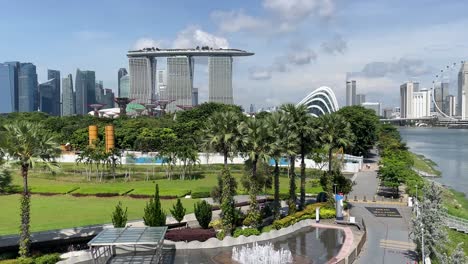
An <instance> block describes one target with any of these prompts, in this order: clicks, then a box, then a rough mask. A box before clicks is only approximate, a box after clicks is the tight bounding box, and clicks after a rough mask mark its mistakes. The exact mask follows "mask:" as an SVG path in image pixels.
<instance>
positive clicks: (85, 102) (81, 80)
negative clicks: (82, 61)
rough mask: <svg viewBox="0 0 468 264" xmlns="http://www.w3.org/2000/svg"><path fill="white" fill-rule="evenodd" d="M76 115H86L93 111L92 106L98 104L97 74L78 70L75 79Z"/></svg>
mask: <svg viewBox="0 0 468 264" xmlns="http://www.w3.org/2000/svg"><path fill="white" fill-rule="evenodd" d="M75 98H76V99H75V103H76V114H78V115H85V114H87V113H88V112H89V111H90V110H91V109H90V108H89V105H90V104H94V103H96V74H95V73H94V71H81V70H80V69H77V70H76V77H75Z"/></svg>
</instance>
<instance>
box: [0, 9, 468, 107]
mask: <svg viewBox="0 0 468 264" xmlns="http://www.w3.org/2000/svg"><path fill="white" fill-rule="evenodd" d="M86 2H87V1H84V3H85V4H83V2H81V4H78V3H66V4H65V3H59V4H57V3H54V7H55V8H56V9H57V11H58V12H57V13H59V15H58V16H54V17H50V18H43V17H41V18H40V19H41V25H35V24H34V23H29V21H34V20H36V19H38V18H39V17H38V16H39V14H40V13H41V10H45V8H46V7H47V6H50V4H48V1H41V2H40V3H36V2H22V3H5V5H4V8H2V11H0V12H1V16H0V17H1V18H0V21H2V22H3V23H2V24H3V25H4V26H3V27H2V29H3V32H4V33H5V34H6V35H8V36H9V41H8V43H7V42H5V43H1V44H0V56H1V57H2V58H4V61H26V62H33V63H34V64H35V65H36V66H37V72H38V74H39V80H38V82H39V83H43V82H45V81H47V75H46V74H44V73H45V72H46V70H47V69H49V68H50V69H57V70H60V71H61V73H62V74H63V75H66V74H69V73H75V70H76V68H81V69H92V70H94V71H95V72H96V78H97V79H99V80H103V81H104V84H105V85H106V87H107V88H112V89H113V90H114V92H116V93H117V89H118V80H117V78H116V72H117V71H118V69H120V68H122V67H125V68H128V62H127V58H126V57H125V53H126V52H127V51H128V50H131V49H133V48H135V47H136V46H141V45H144V44H148V43H149V44H151V45H153V46H160V47H169V48H171V47H184V46H185V47H192V48H193V47H195V46H197V45H200V46H202V45H210V46H228V47H239V48H242V49H247V50H252V51H254V52H256V55H255V56H254V57H252V58H242V59H241V60H239V61H236V62H235V63H234V65H233V68H234V72H235V75H234V76H233V89H234V98H235V103H236V104H240V105H242V106H244V108H248V106H249V105H250V104H251V103H255V104H256V105H258V107H264V106H272V105H278V104H280V103H283V102H297V101H298V100H300V99H301V96H299V95H305V94H308V93H309V92H310V91H312V90H314V89H316V88H317V87H319V86H321V85H327V86H329V87H332V88H333V89H335V91H336V94H337V96H338V100H339V101H340V105H344V103H343V102H344V101H345V100H344V99H345V93H344V91H345V86H344V81H343V80H345V79H347V77H351V78H353V79H356V81H357V82H358V83H359V87H360V89H362V90H361V91H360V92H362V93H365V94H367V98H366V99H367V100H369V101H376V100H378V99H379V98H383V99H384V101H383V102H382V103H383V104H384V105H398V101H399V85H400V84H401V83H402V82H404V81H409V80H414V78H416V79H418V80H419V81H420V83H421V84H423V85H424V86H426V87H430V86H431V83H432V80H433V79H434V75H435V74H437V72H438V70H439V69H440V68H442V67H445V65H447V64H450V63H452V62H458V61H460V60H463V59H464V58H462V56H463V54H466V53H467V52H468V47H467V45H466V44H465V43H467V40H468V39H467V38H468V37H466V36H464V35H460V34H457V32H461V31H463V29H464V25H465V24H466V23H467V21H468V19H467V18H465V14H464V12H463V10H465V9H466V7H468V3H463V2H460V1H445V2H444V4H433V1H425V2H427V3H425V4H421V3H419V2H418V3H413V2H411V3H408V2H407V1H392V3H391V4H390V3H383V2H375V1H361V0H360V1H353V2H352V3H351V2H345V1H333V0H331V1H295V0H291V1H280V0H276V1H273V0H263V1H258V2H251V1H236V2H232V3H229V2H228V3H226V2H217V1H203V2H201V3H195V2H193V3H186V2H182V1H172V2H171V3H153V2H150V1H147V2H146V1H143V2H142V3H140V4H139V5H133V4H131V3H121V4H119V5H117V6H116V5H113V4H112V3H111V2H109V1H103V2H100V3H95V2H88V3H89V4H86ZM288 2H289V3H290V5H287V4H286V3H288ZM50 3H52V2H50ZM434 3H435V2H434ZM90 5H92V6H93V8H92V10H91V11H90V10H89V8H87V7H89V6H90ZM16 10H22V13H21V15H22V17H25V18H26V19H25V20H21V21H17V23H18V27H21V28H23V30H22V31H21V32H14V31H13V30H11V29H10V28H8V25H9V23H8V21H12V20H13V19H15V17H16V16H17V11H16ZM67 10H76V12H82V13H84V14H86V16H85V17H80V18H73V17H69V16H67V15H66V14H67ZM84 10H86V12H84ZM103 10H106V12H107V14H109V16H108V18H107V19H106V21H105V22H104V21H102V12H103ZM194 10H196V11H194ZM364 11H365V12H364ZM174 12H177V13H178V14H179V15H180V17H181V18H182V19H178V20H177V21H174V19H173V14H174ZM441 12H443V13H447V14H450V16H443V17H441V16H439V15H438V14H440V13H441ZM354 13H359V14H360V15H359V17H356V16H353V15H352V14H354ZM153 14H158V15H157V16H154V15H153ZM395 14H399V17H400V18H399V19H398V20H395ZM121 17H127V18H128V19H126V21H128V22H127V23H125V24H122V23H121V21H120V19H119V18H121ZM206 18H208V19H206ZM117 25H118V26H117ZM162 25H163V26H162ZM44 28H56V31H55V32H48V31H44V30H43V29H44ZM53 36H60V38H57V37H53ZM434 36H437V37H434ZM403 38H405V41H404V42H402V41H401V39H403ZM31 39H35V42H36V43H40V45H30V43H31V41H30V40H31ZM10 43H14V45H11V44H10ZM396 43H398V45H396ZM396 46H398V48H395V47H396ZM71 50H73V52H70V51H71ZM97 58H99V59H97ZM195 63H196V64H197V66H196V67H195V70H196V71H197V70H199V71H201V72H203V71H206V70H207V62H206V60H204V59H200V60H199V61H196V62H195ZM195 75H196V76H199V75H200V74H197V73H195ZM455 75H456V73H454V76H455ZM200 76H201V75H200ZM451 79H452V81H455V80H456V76H455V77H452V78H451ZM208 83H209V82H208V79H206V78H199V79H197V78H195V80H194V86H195V87H198V88H199V89H200V101H201V102H203V101H207V98H208V85H209V84H208ZM451 86H453V85H451Z"/></svg>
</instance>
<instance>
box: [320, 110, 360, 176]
mask: <svg viewBox="0 0 468 264" xmlns="http://www.w3.org/2000/svg"><path fill="white" fill-rule="evenodd" d="M319 126H320V128H319V130H320V132H319V133H320V141H321V143H322V144H323V146H324V147H325V149H327V150H328V173H329V174H331V171H332V160H333V150H335V149H337V148H341V147H343V148H346V147H349V146H351V144H352V142H354V134H353V132H352V131H351V126H350V124H349V123H348V121H346V119H344V117H342V116H341V115H339V114H336V113H335V114H328V115H323V116H321V117H320V119H319Z"/></svg>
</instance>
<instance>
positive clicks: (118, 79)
mask: <svg viewBox="0 0 468 264" xmlns="http://www.w3.org/2000/svg"><path fill="white" fill-rule="evenodd" d="M125 75H128V72H127V69H125V68H120V69H119V72H118V73H117V88H118V90H117V94H118V95H119V97H125V96H120V80H121V79H122V77H123V76H125Z"/></svg>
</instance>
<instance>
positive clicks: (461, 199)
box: [444, 189, 468, 219]
mask: <svg viewBox="0 0 468 264" xmlns="http://www.w3.org/2000/svg"><path fill="white" fill-rule="evenodd" d="M444 205H445V207H446V208H447V210H448V213H449V214H451V215H454V216H457V217H461V218H465V219H468V199H467V197H466V196H465V194H464V193H462V192H457V191H455V190H451V189H450V190H449V189H446V190H444Z"/></svg>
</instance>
